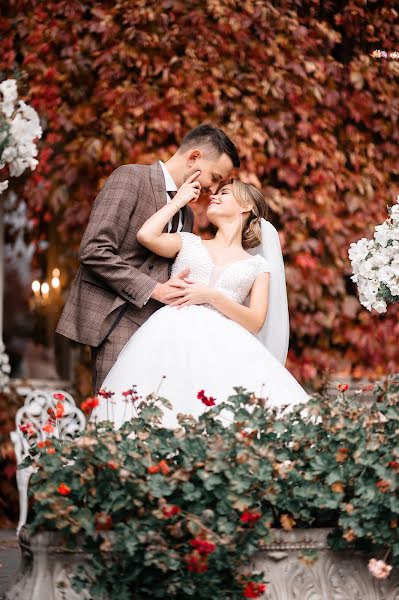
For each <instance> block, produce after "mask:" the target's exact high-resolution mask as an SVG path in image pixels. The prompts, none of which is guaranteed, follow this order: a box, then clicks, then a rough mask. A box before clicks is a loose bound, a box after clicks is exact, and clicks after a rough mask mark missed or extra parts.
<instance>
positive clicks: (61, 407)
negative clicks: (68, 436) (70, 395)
mask: <svg viewBox="0 0 399 600" xmlns="http://www.w3.org/2000/svg"><path fill="white" fill-rule="evenodd" d="M64 412H65V408H64V405H63V404H62V403H61V402H57V407H56V413H55V416H56V418H57V419H62V417H63V416H64Z"/></svg>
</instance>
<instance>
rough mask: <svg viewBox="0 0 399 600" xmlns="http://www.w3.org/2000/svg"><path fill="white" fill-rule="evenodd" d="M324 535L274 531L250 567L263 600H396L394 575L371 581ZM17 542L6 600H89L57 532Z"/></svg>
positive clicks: (397, 576)
mask: <svg viewBox="0 0 399 600" xmlns="http://www.w3.org/2000/svg"><path fill="white" fill-rule="evenodd" d="M329 531H330V530H329V529H298V530H294V531H282V530H273V542H272V543H271V544H268V546H267V547H265V549H264V550H262V551H260V552H259V553H257V555H256V556H255V557H254V568H255V569H256V570H257V571H259V572H263V573H264V581H268V582H269V585H268V588H267V591H266V593H265V595H264V600H399V573H398V570H396V571H392V572H391V574H390V576H389V577H388V578H387V579H386V580H382V581H379V580H377V579H375V578H374V577H372V575H370V573H369V572H368V569H367V562H368V561H367V558H366V557H364V556H363V555H361V554H353V553H351V552H342V553H341V552H332V551H331V550H330V549H329V548H328V546H327V535H328V533H329ZM20 542H21V550H22V553H23V561H22V568H21V573H20V575H19V577H18V579H17V581H16V583H15V584H14V586H13V587H12V589H11V590H10V591H9V592H8V593H7V595H6V600H90V599H91V597H90V595H89V594H85V593H82V592H81V593H79V594H76V592H74V591H73V589H72V586H71V578H72V576H73V573H74V572H75V570H76V568H77V566H78V565H79V564H81V563H82V561H84V560H85V556H84V554H83V553H82V551H81V550H80V549H79V547H78V546H76V548H73V549H72V550H68V549H67V548H65V547H64V545H63V536H62V534H60V533H58V532H42V533H38V534H36V535H34V536H33V537H32V538H31V539H29V538H28V537H27V535H26V533H25V529H22V531H21V534H20ZM312 549H317V550H318V551H319V556H318V559H317V560H316V561H315V562H314V563H313V564H307V563H306V562H305V561H304V560H303V559H301V558H300V555H301V552H302V551H304V550H312ZM105 600H111V598H110V599H105ZM165 600H166V598H165ZM167 600H169V598H168V599H167ZM226 600H227V599H226Z"/></svg>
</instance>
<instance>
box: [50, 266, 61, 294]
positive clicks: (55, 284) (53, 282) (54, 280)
mask: <svg viewBox="0 0 399 600" xmlns="http://www.w3.org/2000/svg"><path fill="white" fill-rule="evenodd" d="M54 271H58V269H54ZM54 271H53V273H54ZM51 287H52V288H54V289H55V290H56V289H57V288H59V287H60V280H59V277H53V278H52V280H51Z"/></svg>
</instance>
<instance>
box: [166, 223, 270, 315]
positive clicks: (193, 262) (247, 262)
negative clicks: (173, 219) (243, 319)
mask: <svg viewBox="0 0 399 600" xmlns="http://www.w3.org/2000/svg"><path fill="white" fill-rule="evenodd" d="M179 235H180V236H181V239H182V247H181V250H180V252H179V253H178V255H177V256H176V260H175V262H174V263H173V267H172V276H174V275H177V274H178V273H180V272H181V271H183V270H184V269H187V268H189V269H190V275H189V278H190V279H191V280H192V281H195V282H199V283H205V284H207V285H210V286H212V287H214V288H216V289H217V290H219V291H220V292H222V293H223V294H225V295H226V296H228V297H229V298H231V299H232V300H235V301H236V302H239V303H240V304H243V303H244V300H245V299H246V297H247V296H248V294H249V292H250V290H251V287H252V285H253V283H254V281H255V279H256V278H257V277H258V275H260V274H261V273H269V272H270V267H269V264H268V262H267V260H266V259H265V258H263V256H260V255H259V254H255V255H254V256H250V257H248V258H247V259H242V260H238V261H235V262H233V263H230V264H228V265H227V266H223V267H218V266H217V265H215V263H214V262H213V260H212V258H211V256H210V254H209V252H208V250H207V249H206V247H205V245H204V244H203V242H202V240H201V238H200V237H199V236H198V235H195V234H193V233H188V232H180V233H179Z"/></svg>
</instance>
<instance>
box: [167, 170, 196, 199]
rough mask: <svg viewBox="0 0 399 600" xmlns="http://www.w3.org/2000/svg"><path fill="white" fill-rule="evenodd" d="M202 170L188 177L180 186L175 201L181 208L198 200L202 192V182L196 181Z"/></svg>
mask: <svg viewBox="0 0 399 600" xmlns="http://www.w3.org/2000/svg"><path fill="white" fill-rule="evenodd" d="M200 174H201V171H200V170H198V171H196V172H195V173H193V174H192V175H190V177H188V178H187V179H186V181H185V182H184V183H183V185H182V186H181V187H179V190H178V192H177V193H176V195H175V197H174V198H173V203H174V204H177V205H178V207H179V208H183V206H186V204H188V203H189V202H191V201H192V200H198V198H199V195H200V192H201V184H200V182H199V181H194V180H195V179H196V178H197V177H198V176H199V175H200Z"/></svg>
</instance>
